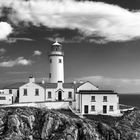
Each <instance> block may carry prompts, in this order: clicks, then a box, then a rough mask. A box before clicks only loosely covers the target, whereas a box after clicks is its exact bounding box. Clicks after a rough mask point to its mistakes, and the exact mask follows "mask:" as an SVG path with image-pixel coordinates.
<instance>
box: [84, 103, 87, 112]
mask: <svg viewBox="0 0 140 140" xmlns="http://www.w3.org/2000/svg"><path fill="white" fill-rule="evenodd" d="M84 113H85V114H88V105H85V106H84Z"/></svg>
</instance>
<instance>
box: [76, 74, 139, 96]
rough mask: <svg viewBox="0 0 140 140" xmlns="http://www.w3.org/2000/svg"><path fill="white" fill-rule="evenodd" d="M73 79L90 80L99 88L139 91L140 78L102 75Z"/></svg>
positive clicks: (130, 91) (128, 91) (129, 91)
mask: <svg viewBox="0 0 140 140" xmlns="http://www.w3.org/2000/svg"><path fill="white" fill-rule="evenodd" d="M75 80H79V81H80V80H82V81H91V82H92V83H93V84H95V85H97V86H99V88H101V89H112V90H115V91H117V92H123V93H134V92H139V91H140V79H128V78H109V77H104V76H89V77H81V78H77V79H75Z"/></svg>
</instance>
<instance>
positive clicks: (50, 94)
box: [48, 91, 52, 99]
mask: <svg viewBox="0 0 140 140" xmlns="http://www.w3.org/2000/svg"><path fill="white" fill-rule="evenodd" d="M50 98H52V93H51V91H48V99H50Z"/></svg>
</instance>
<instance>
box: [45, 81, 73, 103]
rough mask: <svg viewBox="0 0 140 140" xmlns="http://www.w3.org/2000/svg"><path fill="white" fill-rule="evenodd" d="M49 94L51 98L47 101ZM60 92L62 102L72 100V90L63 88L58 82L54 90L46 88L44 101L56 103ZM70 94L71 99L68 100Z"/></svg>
mask: <svg viewBox="0 0 140 140" xmlns="http://www.w3.org/2000/svg"><path fill="white" fill-rule="evenodd" d="M49 91H50V92H51V95H52V98H51V99H48V92H49ZM59 91H62V100H64V101H73V100H74V89H71V88H70V89H68V88H63V87H62V83H61V82H58V86H57V88H56V89H49V88H46V97H45V100H46V101H57V100H58V92H59ZM69 92H72V98H68V93H69Z"/></svg>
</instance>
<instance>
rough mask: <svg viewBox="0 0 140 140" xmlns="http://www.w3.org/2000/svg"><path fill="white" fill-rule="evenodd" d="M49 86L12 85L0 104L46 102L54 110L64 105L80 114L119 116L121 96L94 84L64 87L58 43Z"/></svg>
mask: <svg viewBox="0 0 140 140" xmlns="http://www.w3.org/2000/svg"><path fill="white" fill-rule="evenodd" d="M49 65H50V66H49V67H50V72H49V82H48V83H46V82H44V81H43V82H40V83H38V82H36V81H35V78H34V77H33V76H30V77H29V80H28V82H26V83H23V82H21V83H13V84H10V85H7V86H4V87H3V88H2V89H1V90H0V104H14V103H29V102H39V103H40V102H45V103H46V104H48V106H51V107H52V108H53V107H54V108H55V107H56V106H59V105H61V106H63V105H64V104H65V105H67V106H69V107H70V108H72V109H73V110H75V111H77V112H79V113H80V114H82V115H83V114H106V115H115V114H119V113H120V110H119V96H118V94H117V93H116V92H114V91H112V90H100V88H98V87H96V86H95V85H93V84H92V83H91V82H89V81H87V82H83V83H81V82H80V83H77V82H72V83H65V81H64V52H63V48H62V45H61V44H60V43H58V42H57V41H56V42H55V43H54V44H53V45H52V46H51V51H50V54H49Z"/></svg>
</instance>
